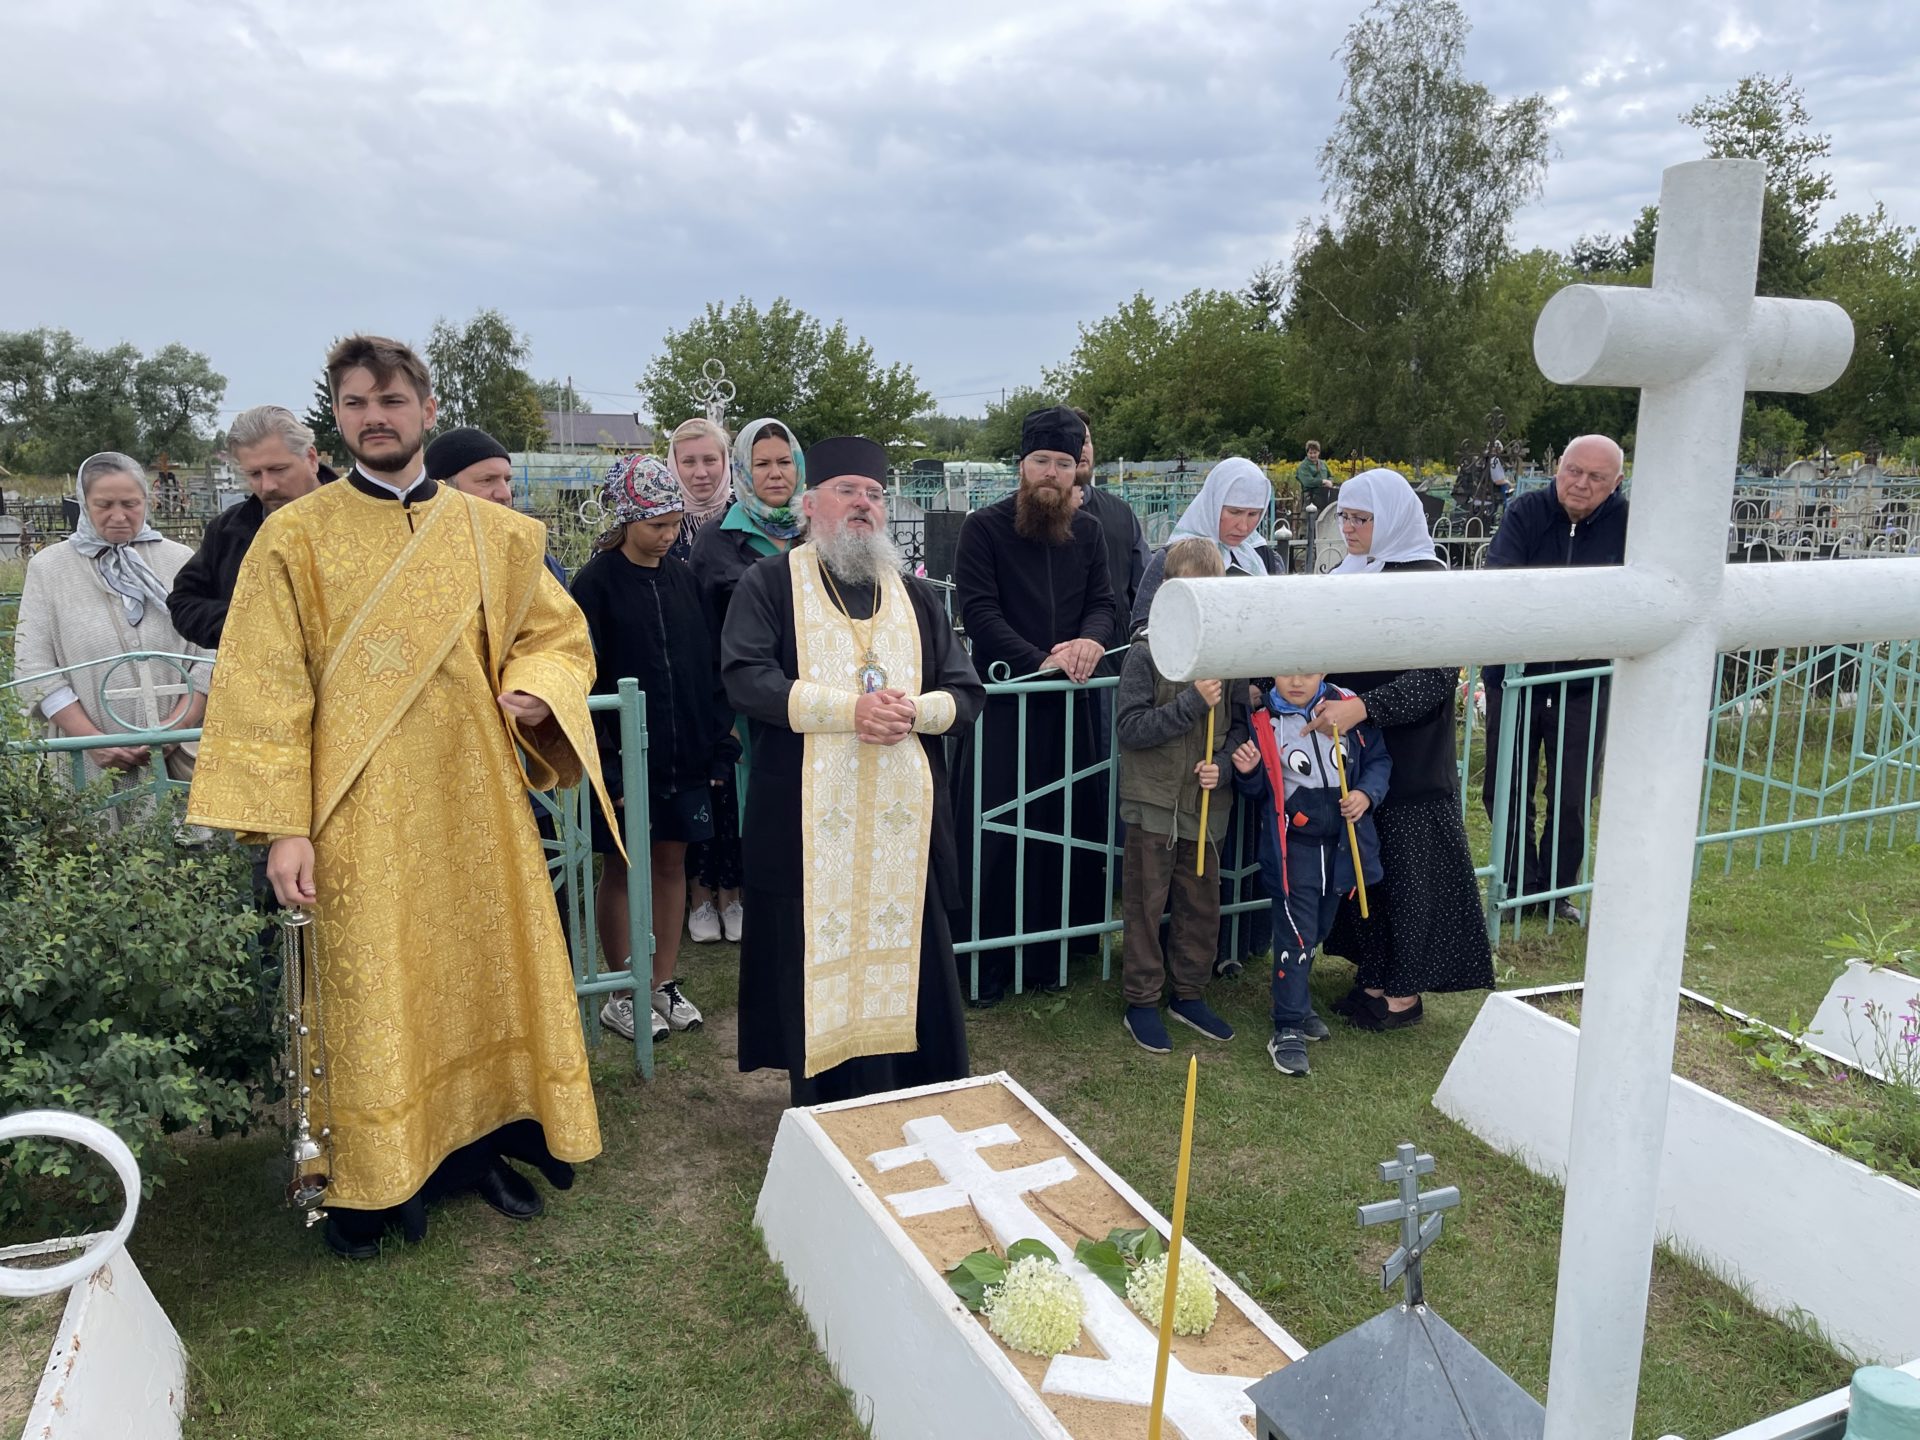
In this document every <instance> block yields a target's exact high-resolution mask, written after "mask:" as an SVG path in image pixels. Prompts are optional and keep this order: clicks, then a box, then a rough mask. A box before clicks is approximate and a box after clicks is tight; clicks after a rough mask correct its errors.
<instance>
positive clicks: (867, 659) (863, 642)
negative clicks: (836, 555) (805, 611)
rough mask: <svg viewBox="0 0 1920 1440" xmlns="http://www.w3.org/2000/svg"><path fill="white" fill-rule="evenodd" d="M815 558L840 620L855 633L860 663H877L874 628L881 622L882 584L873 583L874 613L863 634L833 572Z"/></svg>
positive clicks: (819, 559)
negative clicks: (837, 608) (874, 648)
mask: <svg viewBox="0 0 1920 1440" xmlns="http://www.w3.org/2000/svg"><path fill="white" fill-rule="evenodd" d="M814 558H815V559H816V560H818V561H819V563H820V576H821V578H822V579H824V580H825V581H826V582H827V589H829V590H831V591H832V592H833V599H834V603H835V604H837V605H838V606H839V607H840V618H841V619H842V620H845V621H846V622H847V628H848V629H849V630H851V631H852V632H853V643H854V645H855V646H856V647H857V648H858V649H859V651H860V663H861V664H862V665H871V664H873V663H875V661H876V660H877V659H878V657H877V656H876V655H875V654H874V653H873V627H874V626H875V625H876V624H878V623H879V620H880V582H879V581H878V580H876V581H874V582H873V613H872V614H870V615H868V616H867V628H866V633H865V634H862V633H861V630H860V622H859V621H857V620H855V619H854V618H853V612H852V611H851V610H849V609H848V608H847V602H846V600H845V599H844V598H843V597H842V596H841V594H840V587H839V586H838V585H836V584H834V583H833V572H832V571H831V570H829V569H828V568H827V562H826V561H825V560H824V559H821V557H819V556H817V555H816V556H815V557H814Z"/></svg>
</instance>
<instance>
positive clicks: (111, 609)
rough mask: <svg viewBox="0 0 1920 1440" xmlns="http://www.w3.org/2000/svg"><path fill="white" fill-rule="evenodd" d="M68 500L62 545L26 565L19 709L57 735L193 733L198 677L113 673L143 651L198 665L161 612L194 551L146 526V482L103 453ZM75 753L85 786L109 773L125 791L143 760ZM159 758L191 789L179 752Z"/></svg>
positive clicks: (144, 754)
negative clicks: (72, 505) (74, 502)
mask: <svg viewBox="0 0 1920 1440" xmlns="http://www.w3.org/2000/svg"><path fill="white" fill-rule="evenodd" d="M74 493H75V495H76V497H77V498H78V500H79V502H80V518H79V521H78V523H77V524H76V525H75V526H74V531H73V535H72V537H71V538H70V539H66V540H62V541H61V542H60V543H59V544H58V545H50V546H48V547H47V548H46V549H45V550H42V551H41V552H40V553H39V554H37V555H35V556H34V557H33V558H32V559H31V560H29V561H28V562H27V578H26V584H25V585H24V586H23V587H22V592H21V596H20V614H19V620H18V628H17V629H16V630H15V632H14V637H13V673H14V675H15V676H16V677H17V678H18V679H19V680H20V681H21V682H23V683H21V684H20V685H19V687H18V689H19V693H20V696H21V699H22V700H23V701H24V702H25V703H26V705H27V706H28V708H29V710H30V711H31V712H32V713H36V714H39V715H41V716H43V717H45V719H46V721H47V723H48V724H49V725H50V726H51V727H52V728H53V730H54V731H55V732H56V733H57V734H60V735H73V736H79V735H111V734H113V733H115V732H117V731H129V730H152V729H159V728H160V727H162V726H172V727H175V728H179V729H192V728H193V727H195V726H197V725H199V723H200V717H201V714H202V713H203V712H204V711H205V709H206V705H207V687H208V684H209V682H210V680H211V670H210V667H209V666H207V665H205V664H198V665H185V666H184V667H183V665H181V664H176V663H174V662H170V661H166V660H133V661H127V662H125V663H123V664H115V663H114V662H115V661H116V660H118V658H119V657H121V656H123V655H129V654H140V653H144V652H149V651H151V652H157V653H161V654H166V655H185V656H198V657H204V656H206V655H207V654H208V652H207V651H206V650H204V649H202V648H201V647H200V646H198V645H193V644H190V643H189V642H188V641H186V640H184V639H182V638H181V636H180V632H179V631H177V630H175V629H174V628H173V617H172V616H171V615H170V614H168V612H167V595H168V593H169V592H170V591H171V589H172V587H173V579H174V576H175V575H177V574H179V572H180V567H181V566H182V565H185V564H186V563H187V561H188V560H190V559H192V558H193V552H192V551H191V550H189V549H188V548H187V547H186V546H184V545H181V544H178V543H176V542H174V541H172V540H169V539H167V538H166V537H165V536H163V535H161V534H160V532H159V531H157V530H155V529H154V528H153V527H152V526H151V525H149V524H148V523H147V512H148V509H149V507H150V504H151V500H152V495H151V491H150V490H149V488H148V485H147V477H146V472H145V471H144V470H143V469H142V467H141V465H140V462H139V461H137V460H135V459H133V458H132V457H130V456H127V455H122V454H120V453H119V452H118V451H113V450H106V451H102V452H101V453H100V454H98V455H93V456H90V457H89V458H88V459H87V460H85V461H84V462H83V463H82V464H81V466H80V470H79V473H78V475H77V477H76V479H75V484H74ZM53 672H58V673H53ZM103 681H104V684H103V683H102V682H103ZM103 691H104V692H106V693H105V695H104V696H103V694H102V692H103ZM85 754H86V757H87V758H86V774H87V778H88V779H93V778H95V777H97V776H99V775H100V774H101V773H102V772H103V771H105V772H109V773H113V774H115V775H117V776H118V777H120V778H119V781H118V784H119V785H120V786H121V787H122V788H124V787H125V786H126V785H129V784H132V783H135V775H134V774H133V772H136V771H138V770H139V769H140V767H141V766H143V765H145V764H146V763H147V760H148V758H149V752H148V751H147V750H145V749H143V748H141V747H139V746H132V745H126V746H121V745H111V746H106V747H104V748H101V749H95V750H88V751H86V752H85ZM165 756H166V765H167V773H168V774H169V775H171V776H172V777H173V778H174V779H176V780H187V779H191V778H192V776H193V756H192V754H191V752H190V750H189V748H188V747H186V746H184V745H169V746H167V747H166V749H165Z"/></svg>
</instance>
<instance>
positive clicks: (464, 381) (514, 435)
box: [426, 310, 547, 450]
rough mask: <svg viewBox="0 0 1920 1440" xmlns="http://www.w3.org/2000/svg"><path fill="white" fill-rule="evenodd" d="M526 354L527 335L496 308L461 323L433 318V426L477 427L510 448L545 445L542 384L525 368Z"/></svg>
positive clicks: (429, 359) (430, 341)
mask: <svg viewBox="0 0 1920 1440" xmlns="http://www.w3.org/2000/svg"><path fill="white" fill-rule="evenodd" d="M526 358H527V339H526V336H524V335H522V334H521V333H520V332H519V331H518V330H515V329H514V328H513V325H512V323H511V322H510V321H509V320H508V319H507V317H506V316H505V315H502V314H501V313H500V312H499V311H498V310H481V311H479V312H478V313H477V314H475V315H474V317H473V318H472V319H471V320H469V321H468V322H467V323H466V324H465V325H462V326H455V325H453V324H451V323H449V322H448V321H446V320H444V319H441V320H436V321H434V322H433V330H432V331H431V332H430V333H429V334H428V336H427V354H426V360H427V368H428V369H429V370H430V371H431V372H432V374H433V393H434V398H435V399H436V400H437V401H438V402H439V406H440V413H439V418H438V419H437V420H436V422H435V428H436V429H439V430H452V429H456V428H458V427H459V426H462V425H473V426H477V427H478V428H479V429H482V430H484V431H486V432H487V433H488V434H489V435H491V436H493V438H494V439H496V440H498V441H499V442H500V443H501V444H502V445H504V446H506V447H507V449H509V450H537V449H539V448H541V447H542V446H544V445H545V444H546V443H547V422H546V418H545V416H544V415H542V413H541V411H542V409H543V408H544V407H543V406H542V405H541V402H540V387H539V386H538V385H536V384H535V383H534V380H533V377H532V376H531V375H529V374H528V373H527V372H526V370H525V369H524V368H523V366H524V362H525V361H526Z"/></svg>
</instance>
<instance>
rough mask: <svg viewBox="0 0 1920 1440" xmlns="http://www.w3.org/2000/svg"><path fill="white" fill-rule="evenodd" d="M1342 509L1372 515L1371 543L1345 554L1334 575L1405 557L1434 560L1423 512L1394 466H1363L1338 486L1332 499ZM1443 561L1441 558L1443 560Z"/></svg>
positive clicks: (1379, 566)
mask: <svg viewBox="0 0 1920 1440" xmlns="http://www.w3.org/2000/svg"><path fill="white" fill-rule="evenodd" d="M1335 503H1336V504H1337V505H1338V506H1339V508H1340V509H1342V510H1359V511H1363V512H1364V513H1366V514H1369V515H1371V516H1373V546H1372V548H1371V549H1370V550H1368V551H1367V553H1366V554H1365V555H1348V556H1347V558H1346V559H1344V560H1342V561H1341V562H1340V563H1339V564H1338V565H1336V566H1334V568H1333V573H1334V574H1335V575H1359V574H1362V573H1370V572H1372V571H1375V570H1379V569H1382V568H1384V567H1385V566H1388V565H1396V564H1400V563H1402V562H1404V561H1408V560H1438V559H1440V552H1439V551H1437V550H1435V549H1434V548H1433V536H1432V535H1430V534H1429V533H1428V532H1427V512H1426V508H1425V507H1424V506H1422V505H1421V503H1420V497H1419V496H1418V495H1416V494H1414V493H1413V486H1411V485H1409V484H1408V483H1407V477H1406V476H1404V475H1402V474H1400V472H1399V471H1397V470H1386V469H1381V470H1363V471H1361V472H1360V473H1359V474H1358V475H1356V476H1354V477H1353V478H1352V479H1351V480H1349V481H1347V483H1346V484H1344V485H1342V486H1341V487H1340V494H1339V497H1338V499H1337V500H1336V502H1335ZM1443 563H1444V562H1443Z"/></svg>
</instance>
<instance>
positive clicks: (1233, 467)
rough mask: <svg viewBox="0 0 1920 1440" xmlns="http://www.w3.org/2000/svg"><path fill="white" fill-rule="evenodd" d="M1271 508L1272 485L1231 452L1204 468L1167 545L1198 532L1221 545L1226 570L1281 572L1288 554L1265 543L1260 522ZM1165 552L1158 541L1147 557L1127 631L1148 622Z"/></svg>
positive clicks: (1163, 576) (1235, 572)
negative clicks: (1193, 493)
mask: <svg viewBox="0 0 1920 1440" xmlns="http://www.w3.org/2000/svg"><path fill="white" fill-rule="evenodd" d="M1272 509H1273V484H1272V482H1271V481H1269V480H1268V479H1267V476H1266V472H1265V471H1263V470H1262V469H1261V468H1260V467H1259V466H1258V465H1256V464H1254V463H1253V461H1251V460H1245V459H1242V458H1241V457H1240V456H1238V455H1233V456H1229V457H1228V458H1227V459H1225V460H1222V461H1221V462H1220V463H1219V464H1218V465H1216V466H1214V467H1213V469H1211V470H1209V471H1208V472H1207V478H1206V480H1205V481H1204V482H1203V483H1202V484H1201V486H1200V493H1199V494H1198V495H1196V496H1194V497H1193V501H1192V503H1191V504H1189V505H1188V506H1187V508H1186V510H1185V511H1184V512H1183V513H1182V514H1181V516H1180V522H1179V523H1178V524H1177V525H1175V526H1174V527H1173V533H1172V534H1171V535H1169V536H1168V537H1167V544H1168V545H1171V544H1172V543H1173V542H1174V541H1176V540H1185V539H1187V538H1188V537H1189V536H1197V537H1198V538H1200V539H1202V540H1211V541H1213V543H1214V544H1215V545H1217V546H1219V547H1220V559H1221V561H1222V563H1223V564H1225V566H1226V569H1227V574H1228V575H1243V576H1244V575H1284V574H1285V573H1286V570H1287V559H1286V556H1284V555H1282V554H1280V553H1278V552H1277V551H1275V550H1274V549H1273V547H1272V546H1270V545H1268V544H1267V541H1266V537H1265V536H1264V535H1262V534H1261V533H1260V522H1261V521H1262V520H1264V519H1265V518H1266V516H1267V515H1268V513H1269V512H1270V511H1271V510H1272ZM1166 570H1167V551H1166V546H1162V547H1161V548H1160V549H1159V550H1157V551H1155V552H1154V555H1153V558H1151V559H1150V560H1148V561H1147V570H1146V574H1144V575H1142V576H1141V577H1140V593H1139V595H1138V596H1137V597H1136V598H1135V600H1134V602H1133V621H1132V625H1131V626H1130V631H1131V632H1137V631H1138V630H1139V629H1140V627H1141V626H1142V625H1144V624H1146V623H1147V613H1148V612H1149V611H1150V610H1152V609H1153V597H1154V596H1155V595H1157V594H1158V593H1159V592H1160V582H1161V581H1162V580H1164V579H1166Z"/></svg>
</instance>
